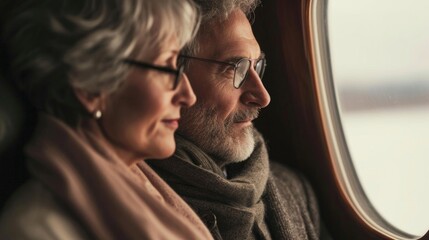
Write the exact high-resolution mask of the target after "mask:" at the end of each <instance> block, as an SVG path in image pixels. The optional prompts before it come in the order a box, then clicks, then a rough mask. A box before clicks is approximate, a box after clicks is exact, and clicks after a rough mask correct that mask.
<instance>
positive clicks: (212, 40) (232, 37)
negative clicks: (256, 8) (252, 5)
mask: <svg viewBox="0 0 429 240" xmlns="http://www.w3.org/2000/svg"><path fill="white" fill-rule="evenodd" d="M200 49H201V55H204V57H208V58H213V59H222V58H225V57H229V56H241V57H258V56H259V54H260V49H259V45H258V42H257V41H256V39H255V36H254V35H253V32H252V28H251V26H250V23H249V21H248V20H247V18H246V16H245V15H244V14H242V15H240V14H235V15H232V16H231V17H230V18H229V19H227V20H226V21H223V22H221V23H219V22H217V23H213V24H210V26H209V27H207V28H205V29H204V34H202V36H201V38H200ZM255 55H256V56H255Z"/></svg>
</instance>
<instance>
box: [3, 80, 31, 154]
mask: <svg viewBox="0 0 429 240" xmlns="http://www.w3.org/2000/svg"><path fill="white" fill-rule="evenodd" d="M25 119H26V116H25V105H24V101H23V99H22V98H21V96H20V95H19V94H18V92H17V91H16V90H15V89H14V88H13V87H12V86H11V85H10V84H9V83H7V82H6V81H5V80H4V79H3V78H2V77H0V155H1V154H2V153H4V152H5V151H6V150H7V149H8V148H9V147H11V146H13V145H14V144H16V143H17V142H18V141H19V138H20V137H21V135H22V134H23V130H24V128H25Z"/></svg>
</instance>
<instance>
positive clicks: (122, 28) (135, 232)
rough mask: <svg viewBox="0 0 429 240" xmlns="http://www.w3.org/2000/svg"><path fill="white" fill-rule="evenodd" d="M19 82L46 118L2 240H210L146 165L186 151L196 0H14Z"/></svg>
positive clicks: (10, 41) (11, 12) (7, 15)
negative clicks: (181, 142) (180, 138)
mask: <svg viewBox="0 0 429 240" xmlns="http://www.w3.org/2000/svg"><path fill="white" fill-rule="evenodd" d="M4 3H6V6H2V11H3V10H7V12H4V13H2V17H3V18H4V19H5V20H6V21H5V24H4V26H3V32H2V38H3V40H4V41H5V42H6V46H7V51H8V55H9V60H10V67H9V70H10V74H9V75H11V76H13V80H11V79H9V80H11V81H12V82H13V83H14V84H16V85H18V86H19V88H20V89H21V90H22V92H23V93H24V94H25V95H26V97H27V98H28V99H29V100H30V101H31V102H32V103H33V104H34V107H35V108H37V110H38V111H39V112H40V114H39V119H38V125H37V127H36V130H35V133H34V136H33V137H32V139H31V141H29V143H28V145H27V146H26V148H25V153H26V156H27V165H28V169H29V172H30V174H31V179H30V180H29V181H28V182H27V183H26V184H25V185H24V186H23V187H22V188H21V189H20V190H18V191H17V192H16V193H15V194H14V196H13V197H12V198H11V199H10V201H9V203H8V205H7V206H6V207H5V208H4V210H3V213H2V216H1V220H0V238H1V239H210V238H211V237H210V234H209V232H208V231H207V229H206V228H205V227H204V225H203V224H202V223H201V221H200V220H199V218H198V217H197V216H196V215H195V213H194V212H193V211H192V210H191V209H190V208H189V207H188V205H186V203H184V202H183V201H182V200H181V199H180V197H178V195H177V194H176V193H175V192H174V191H173V190H172V189H171V188H170V187H169V186H168V185H167V184H166V183H165V182H164V181H163V180H161V179H160V178H159V177H158V176H157V175H156V174H155V173H154V172H153V171H152V169H151V168H150V167H148V165H147V164H146V163H145V162H144V161H143V160H144V159H147V158H165V157H167V156H169V155H171V154H172V153H173V151H174V149H175V142H174V137H173V135H174V132H175V130H176V129H177V127H178V120H179V118H180V109H181V108H182V107H188V106H190V105H192V104H193V103H194V102H195V100H196V99H195V95H194V93H193V92H192V89H191V87H190V85H189V82H188V79H187V77H186V76H185V75H183V74H182V67H180V66H179V67H178V66H176V60H177V57H178V53H179V51H180V49H181V47H182V46H183V45H184V44H185V43H186V42H187V41H188V40H189V39H190V38H191V37H192V36H193V35H194V32H195V29H196V27H197V24H198V15H197V13H196V9H195V7H194V5H193V4H192V3H190V2H189V1H187V0H22V1H9V2H3V3H2V4H4Z"/></svg>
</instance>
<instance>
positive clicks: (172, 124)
mask: <svg viewBox="0 0 429 240" xmlns="http://www.w3.org/2000/svg"><path fill="white" fill-rule="evenodd" d="M162 122H163V123H164V124H165V125H166V126H167V127H168V128H171V129H173V130H176V129H177V128H178V127H179V119H178V118H177V119H164V120H162Z"/></svg>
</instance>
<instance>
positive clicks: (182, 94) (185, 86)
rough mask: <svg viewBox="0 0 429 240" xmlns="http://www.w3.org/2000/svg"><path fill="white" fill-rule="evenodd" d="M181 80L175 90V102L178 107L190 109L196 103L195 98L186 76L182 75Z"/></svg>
mask: <svg viewBox="0 0 429 240" xmlns="http://www.w3.org/2000/svg"><path fill="white" fill-rule="evenodd" d="M181 78H182V79H181V81H180V82H179V85H178V86H177V89H176V91H177V95H176V99H175V100H176V102H177V103H178V104H179V105H181V106H183V107H190V106H192V105H194V104H195V102H196V101H197V97H196V96H195V93H194V91H193V90H192V87H191V84H190V82H189V79H188V76H186V74H185V73H183V74H182V76H181Z"/></svg>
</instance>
